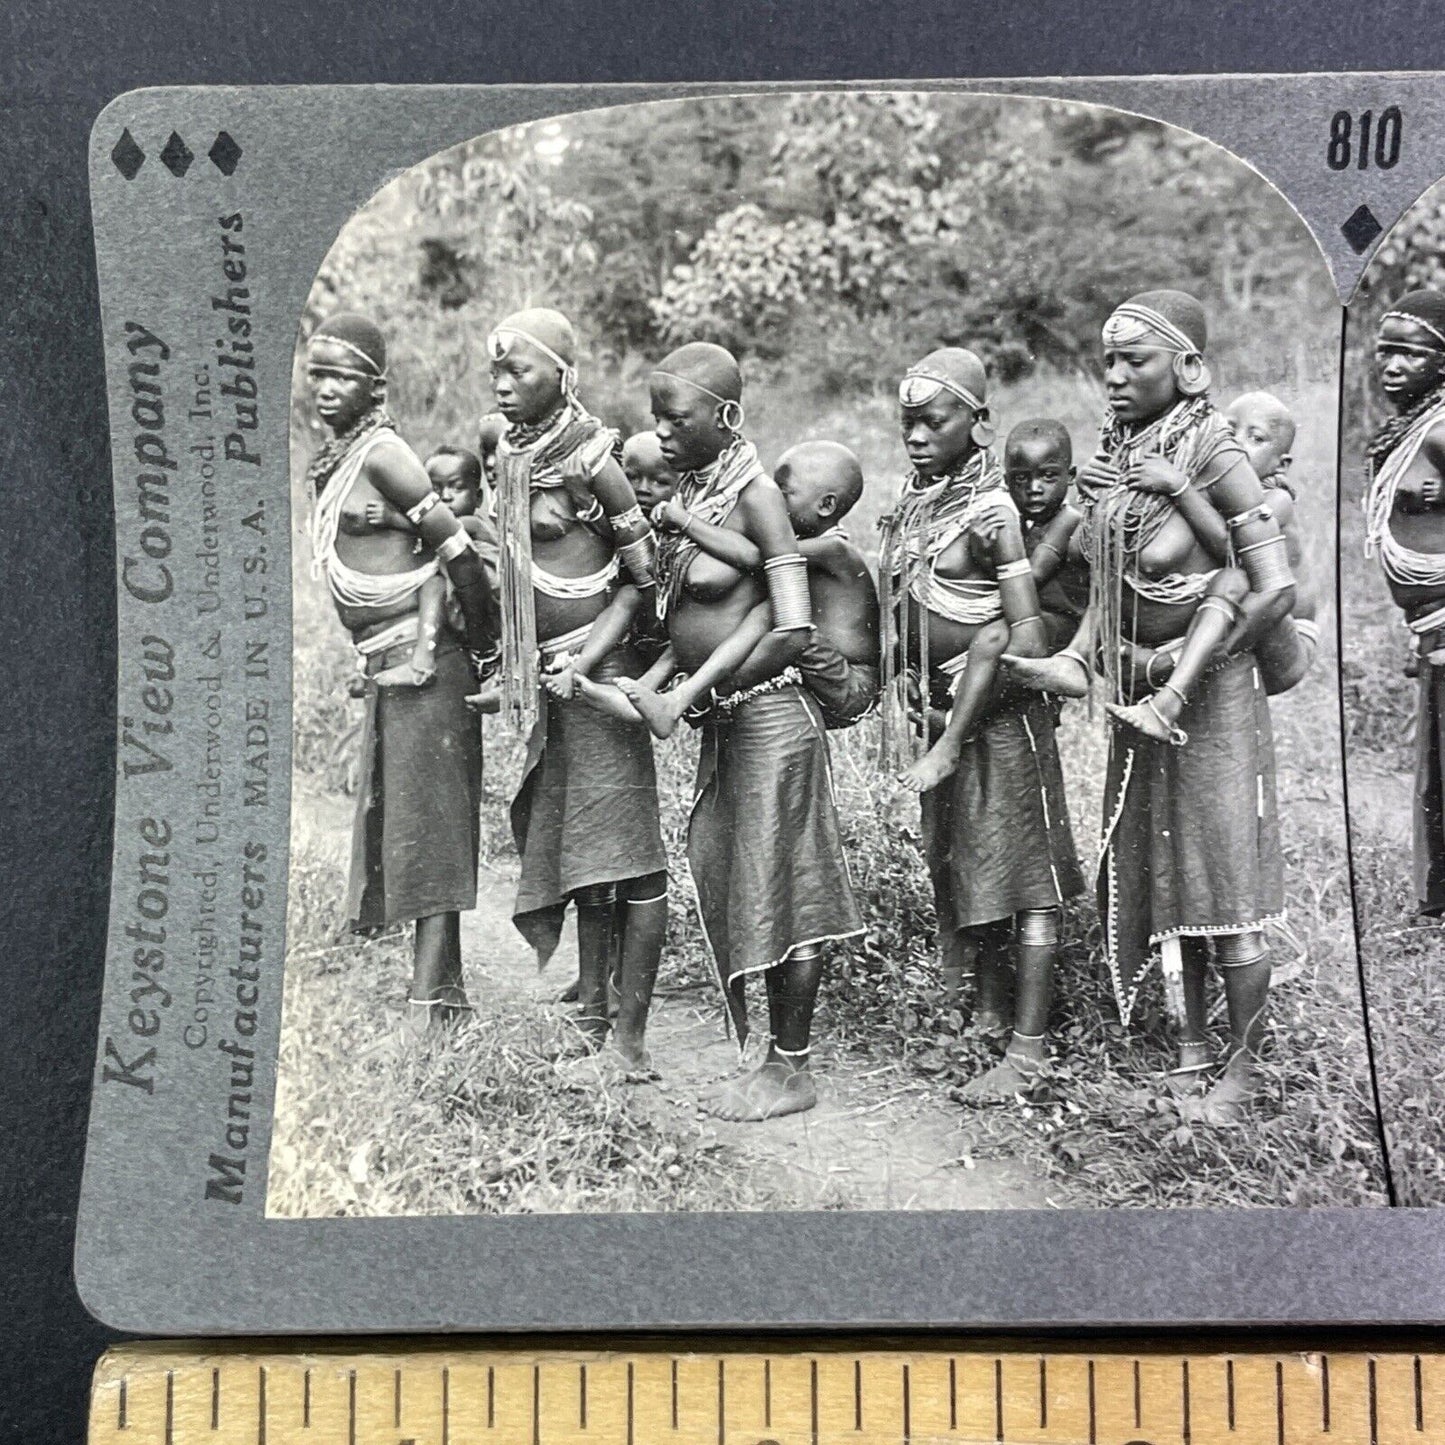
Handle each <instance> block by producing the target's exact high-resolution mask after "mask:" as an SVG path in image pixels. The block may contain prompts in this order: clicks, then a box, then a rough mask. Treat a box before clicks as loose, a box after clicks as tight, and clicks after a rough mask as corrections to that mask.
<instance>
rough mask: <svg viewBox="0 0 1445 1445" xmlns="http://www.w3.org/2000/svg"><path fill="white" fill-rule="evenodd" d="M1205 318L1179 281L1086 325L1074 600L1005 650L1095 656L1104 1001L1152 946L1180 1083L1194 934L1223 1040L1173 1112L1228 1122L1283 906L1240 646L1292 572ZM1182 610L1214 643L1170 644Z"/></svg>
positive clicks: (1263, 621) (1072, 683)
mask: <svg viewBox="0 0 1445 1445" xmlns="http://www.w3.org/2000/svg"><path fill="white" fill-rule="evenodd" d="M1206 335H1207V327H1206V320H1205V314H1204V308H1203V307H1202V306H1201V305H1200V304H1199V302H1198V301H1196V300H1195V299H1194V298H1193V297H1192V296H1189V295H1186V294H1185V293H1184V292H1182V291H1147V292H1142V293H1140V294H1139V295H1137V296H1133V297H1131V298H1130V299H1129V300H1128V301H1126V302H1125V303H1124V304H1123V305H1121V306H1120V307H1118V309H1117V310H1116V311H1115V312H1114V314H1113V315H1112V316H1110V317H1109V319H1108V321H1107V322H1106V323H1105V325H1104V332H1103V344H1104V368H1105V375H1104V381H1105V388H1106V391H1107V394H1108V399H1109V411H1108V414H1107V416H1106V417H1105V420H1104V425H1103V428H1102V431H1101V434H1100V441H1099V450H1098V453H1097V454H1096V455H1095V457H1094V458H1093V459H1092V460H1091V461H1090V462H1089V464H1088V465H1087V466H1086V467H1085V468H1084V469H1083V470H1082V471H1081V473H1080V475H1079V478H1078V482H1079V489H1080V496H1081V499H1082V501H1083V503H1084V508H1085V511H1084V517H1083V520H1082V522H1081V523H1080V525H1079V529H1078V531H1077V532H1076V533H1075V538H1074V542H1073V543H1072V544H1071V546H1072V547H1074V548H1076V549H1078V551H1079V552H1080V553H1081V554H1082V557H1083V559H1084V560H1085V561H1086V562H1087V564H1088V566H1089V574H1090V603H1089V611H1088V613H1087V614H1086V616H1085V618H1084V622H1083V624H1082V625H1081V627H1080V630H1079V633H1078V635H1077V636H1076V638H1075V641H1074V643H1073V645H1072V646H1071V647H1070V648H1066V649H1065V650H1064V651H1062V652H1060V653H1058V654H1056V655H1055V656H1054V657H1052V658H1046V659H1042V660H1029V659H1023V660H1017V659H1010V661H1009V665H1010V666H1012V668H1013V669H1014V672H1015V675H1016V676H1018V677H1020V678H1021V679H1022V680H1025V681H1030V682H1032V683H1033V684H1034V685H1038V686H1046V687H1047V688H1048V689H1049V690H1051V691H1054V692H1059V693H1065V694H1074V695H1079V694H1082V693H1083V692H1084V691H1085V688H1086V685H1087V679H1088V673H1089V663H1088V662H1087V661H1086V660H1085V659H1094V660H1095V661H1096V662H1097V664H1098V666H1099V667H1100V669H1101V670H1102V672H1103V675H1104V680H1105V692H1106V701H1107V703H1108V704H1109V707H1110V715H1111V717H1112V718H1113V719H1114V722H1115V726H1114V727H1113V729H1112V730H1111V732H1110V736H1109V764H1108V774H1107V779H1106V783H1105V792H1104V835H1103V840H1102V858H1101V860H1100V867H1099V884H1098V893H1099V913H1100V916H1101V919H1102V921H1103V926H1104V941H1105V949H1106V954H1107V958H1108V963H1109V968H1110V971H1111V973H1112V975H1113V982H1114V990H1115V994H1116V997H1117V999H1118V1002H1119V1010H1120V1013H1121V1015H1122V1016H1123V1018H1124V1019H1125V1021H1126V1022H1127V1020H1128V1018H1129V1014H1130V1012H1131V1010H1132V1008H1133V1004H1134V1000H1135V996H1136V994H1137V992H1138V989H1139V985H1140V983H1141V981H1142V979H1143V976H1144V972H1145V970H1146V968H1147V967H1148V964H1149V961H1150V958H1151V955H1152V953H1153V951H1155V950H1158V952H1159V954H1160V956H1161V959H1162V962H1163V967H1164V972H1165V980H1166V984H1167V985H1169V987H1170V988H1171V990H1174V991H1176V992H1182V999H1181V1000H1180V1009H1179V1011H1180V1012H1181V1013H1182V1019H1183V1022H1182V1028H1181V1034H1180V1044H1179V1060H1178V1064H1177V1066H1176V1067H1175V1069H1174V1070H1173V1071H1172V1074H1171V1076H1170V1080H1169V1082H1170V1086H1171V1088H1172V1090H1173V1091H1174V1092H1175V1093H1177V1094H1184V1095H1189V1094H1193V1093H1196V1092H1198V1091H1199V1090H1200V1089H1201V1088H1202V1085H1203V1076H1204V1074H1205V1072H1206V1071H1207V1070H1208V1069H1209V1068H1210V1058H1209V1045H1208V1034H1207V1027H1206V1026H1207V1022H1208V1015H1207V1009H1206V1002H1205V981H1206V974H1207V969H1208V961H1209V947H1210V944H1211V943H1212V944H1213V950H1214V960H1215V963H1216V964H1217V965H1218V966H1219V968H1220V970H1221V972H1222V973H1223V976H1224V993H1225V1000H1226V1003H1227V1005H1228V1009H1229V1031H1230V1050H1229V1057H1228V1061H1227V1063H1226V1066H1225V1069H1224V1072H1223V1074H1222V1075H1221V1076H1220V1078H1219V1079H1218V1080H1217V1082H1216V1083H1215V1084H1214V1086H1213V1087H1212V1088H1211V1089H1210V1091H1209V1094H1208V1096H1207V1097H1206V1098H1204V1099H1203V1100H1202V1101H1201V1100H1195V1101H1192V1103H1191V1108H1190V1112H1191V1113H1192V1114H1194V1115H1195V1117H1197V1118H1199V1119H1201V1120H1202V1121H1204V1122H1210V1123H1228V1122H1233V1121H1235V1120H1237V1119H1239V1118H1240V1117H1242V1115H1243V1114H1244V1112H1245V1110H1246V1108H1247V1106H1248V1104H1249V1101H1250V1100H1251V1099H1252V1098H1253V1096H1254V1095H1255V1093H1256V1092H1257V1090H1258V1069H1257V1061H1258V1057H1259V1049H1260V1045H1261V1044H1262V1042H1263V1039H1264V1028H1265V1008H1266V1005H1267V1003H1268V999H1269V980H1270V964H1269V953H1268V949H1267V947H1266V944H1265V939H1264V926H1265V924H1266V923H1268V922H1271V921H1273V920H1277V919H1279V918H1281V917H1282V916H1283V913H1284V876H1283V862H1282V858H1281V854H1280V844H1279V823H1278V817H1277V812H1276V802H1275V761H1274V734H1273V731H1272V729H1271V725H1270V715H1269V706H1268V703H1267V701H1266V698H1265V691H1264V684H1263V682H1262V681H1261V679H1260V675H1259V669H1258V667H1257V666H1256V663H1255V659H1254V655H1253V652H1252V651H1251V648H1252V646H1253V644H1254V640H1255V639H1256V638H1257V637H1260V636H1262V635H1264V633H1265V632H1266V631H1267V630H1268V628H1269V627H1271V626H1273V625H1274V624H1275V623H1276V622H1278V621H1279V620H1280V618H1282V617H1285V616H1287V615H1288V614H1289V611H1290V608H1291V606H1292V604H1293V601H1294V590H1295V589H1294V583H1293V579H1292V577H1291V573H1290V567H1289V561H1288V556H1287V552H1286V542H1285V538H1284V535H1283V533H1282V532H1281V531H1280V529H1279V524H1278V523H1277V522H1276V521H1275V519H1274V514H1273V513H1272V512H1271V511H1270V509H1269V508H1268V506H1266V505H1265V501H1264V491H1263V489H1262V488H1261V486H1260V483H1259V479H1258V478H1257V477H1256V476H1255V474H1254V471H1253V469H1252V468H1251V467H1250V465H1249V461H1248V458H1247V457H1246V455H1245V452H1244V449H1243V448H1242V447H1241V446H1240V444H1239V443H1238V442H1237V441H1236V440H1235V439H1234V435H1233V432H1232V431H1231V429H1230V426H1229V423H1228V421H1227V420H1226V418H1225V417H1224V416H1223V414H1222V413H1221V412H1220V411H1219V410H1218V409H1217V408H1216V407H1215V406H1214V404H1213V403H1212V402H1211V401H1210V400H1209V397H1208V395H1207V392H1208V387H1209V382H1210V376H1209V369H1208V367H1207V366H1206V365H1205V361H1204V348H1205V343H1206ZM1191 490H1192V491H1193V492H1195V493H1196V494H1197V495H1198V496H1199V497H1202V498H1204V499H1205V500H1206V501H1207V503H1208V505H1209V506H1211V507H1212V508H1213V509H1214V510H1215V511H1216V512H1218V514H1219V515H1220V516H1221V517H1222V518H1223V519H1224V521H1225V523H1226V525H1227V528H1228V532H1229V538H1230V546H1231V549H1232V551H1233V554H1234V557H1235V559H1236V561H1237V565H1238V569H1239V570H1238V571H1235V570H1234V569H1224V570H1222V571H1221V570H1220V569H1218V568H1217V566H1216V564H1215V562H1214V560H1213V558H1212V557H1211V556H1210V554H1209V552H1208V551H1207V549H1206V548H1205V546H1204V544H1203V543H1202V542H1201V541H1200V539H1199V538H1198V537H1196V536H1195V534H1194V531H1193V529H1192V527H1191V526H1190V523H1189V521H1188V519H1187V517H1186V515H1185V511H1184V507H1183V505H1182V502H1181V499H1183V500H1184V501H1188V500H1190V499H1188V498H1185V493H1187V492H1189V491H1191ZM1241 576H1242V577H1243V578H1246V579H1247V588H1246V587H1245V586H1243V585H1242V584H1241V583H1239V582H1238V581H1237V579H1238V578H1240V577H1241ZM1216 579H1217V580H1216ZM1200 613H1204V614H1205V615H1206V617H1207V618H1208V621H1209V622H1210V623H1211V625H1212V631H1213V637H1214V641H1213V642H1211V643H1209V645H1208V646H1207V647H1204V648H1202V649H1201V648H1199V647H1193V648H1191V649H1189V652H1188V654H1187V655H1186V653H1185V652H1183V651H1181V648H1182V646H1183V642H1184V639H1185V636H1186V634H1187V633H1188V632H1189V630H1190V623H1191V621H1193V620H1194V619H1195V617H1196V614H1200ZM1213 614H1217V617H1216V616H1214V615H1213ZM1215 623H1217V626H1213V624H1215ZM1200 632H1203V633H1204V634H1205V635H1208V634H1209V632H1210V629H1203V628H1201V629H1196V633H1200ZM1156 689H1157V692H1156ZM1145 695H1152V697H1153V699H1154V701H1155V702H1156V705H1157V714H1158V722H1159V724H1160V728H1159V732H1160V734H1161V735H1160V736H1150V735H1146V734H1145V733H1143V732H1141V731H1140V730H1139V729H1138V727H1137V726H1136V725H1135V724H1134V723H1133V722H1132V721H1131V720H1130V718H1131V716H1132V712H1131V709H1130V705H1131V704H1133V703H1134V702H1135V701H1137V700H1140V699H1142V697H1144V696H1145Z"/></svg>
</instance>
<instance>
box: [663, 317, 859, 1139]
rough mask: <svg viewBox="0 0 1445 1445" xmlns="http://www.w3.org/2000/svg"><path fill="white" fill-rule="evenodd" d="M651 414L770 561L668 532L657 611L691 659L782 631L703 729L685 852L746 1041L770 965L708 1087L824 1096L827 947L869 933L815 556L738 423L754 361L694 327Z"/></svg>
mask: <svg viewBox="0 0 1445 1445" xmlns="http://www.w3.org/2000/svg"><path fill="white" fill-rule="evenodd" d="M651 390H652V411H653V415H654V416H655V418H656V423H657V438H658V442H659V443H660V445H661V448H662V454H663V456H664V457H665V458H666V459H667V462H668V464H669V465H670V466H671V467H672V468H673V470H674V471H676V472H677V473H678V474H679V476H680V481H679V485H678V489H677V494H676V495H677V497H678V498H680V499H681V501H682V505H683V507H684V508H685V509H686V511H687V513H688V514H690V515H691V516H692V517H695V518H697V519H698V520H700V521H703V522H709V523H712V524H713V525H714V526H720V527H726V528H730V529H733V530H736V531H739V532H742V533H743V534H744V535H745V536H746V537H747V538H748V539H749V540H750V541H751V542H752V543H753V544H754V545H755V546H756V547H757V548H758V550H759V551H760V552H761V553H762V555H763V559H764V560H763V574H764V575H763V576H761V577H760V576H759V575H758V574H757V573H752V572H746V571H739V570H737V569H736V568H734V567H731V566H729V565H728V564H727V563H726V562H723V561H720V560H719V559H717V558H715V557H711V556H709V555H708V554H707V553H705V552H702V551H701V550H700V549H699V548H698V546H697V544H696V543H694V542H693V541H691V540H690V539H689V537H688V536H687V534H686V532H683V531H672V532H668V533H666V534H665V535H664V536H663V537H662V538H661V539H660V540H659V543H658V611H659V615H660V616H661V618H662V620H663V621H664V622H665V624H666V627H667V635H668V641H669V642H670V644H671V646H672V650H673V652H674V653H675V655H676V660H677V665H678V667H680V668H681V669H682V670H683V671H686V672H691V671H693V670H695V669H697V668H699V667H701V666H702V665H703V664H704V663H705V662H706V661H707V659H708V658H710V657H711V656H712V655H713V653H714V652H715V651H716V650H717V648H718V646H719V645H720V644H721V643H722V642H723V641H724V640H725V639H727V638H728V637H730V636H731V635H732V634H733V633H734V632H735V631H736V630H737V629H738V628H739V627H741V626H742V625H743V623H744V621H745V620H746V618H747V616H748V614H749V613H750V612H751V611H752V609H753V607H754V606H755V605H756V604H757V603H759V602H760V601H763V600H764V599H767V600H769V601H770V602H771V605H772V619H773V630H772V632H771V633H770V634H769V635H768V637H766V638H765V639H764V640H763V642H762V643H760V644H759V645H758V646H757V647H756V648H755V649H754V650H753V652H752V653H751V655H750V656H749V658H748V660H747V661H746V662H745V663H744V664H743V666H742V668H741V669H740V670H739V671H738V672H736V673H734V674H733V676H732V678H731V680H730V681H729V683H728V687H729V689H730V691H729V693H728V695H727V696H726V697H723V698H721V699H720V700H719V701H717V702H716V703H715V704H714V705H713V707H712V710H711V712H710V713H709V715H708V718H707V721H706V723H705V724H704V728H703V740H702V751H701V754H700V756H699V758H698V777H697V788H696V792H695V794H694V802H693V808H692V816H691V818H690V820H689V823H688V837H687V856H688V863H689V865H690V867H691V871H692V876H693V882H694V884H695V885H696V888H697V897H698V908H699V912H700V913H701V915H702V923H703V930H704V932H705V934H706V935H707V941H708V944H709V946H710V947H711V949H712V953H713V957H714V959H715V961H716V963H717V969H718V977H719V980H720V981H721V983H722V985H723V988H724V990H725V992H726V996H727V1003H728V1008H729V1011H730V1013H731V1015H732V1019H733V1022H734V1025H735V1026H736V1028H737V1031H738V1037H739V1040H740V1041H745V1040H746V1037H747V1031H748V1022H747V1007H746V1003H745V1000H744V997H743V982H744V980H745V979H746V977H747V976H748V975H749V974H753V973H763V974H764V975H765V977H766V983H767V990H768V1019H769V1025H770V1032H771V1042H770V1046H769V1049H768V1053H767V1057H766V1059H765V1060H764V1061H763V1063H762V1065H761V1066H760V1067H759V1068H758V1069H757V1070H756V1072H754V1073H752V1074H750V1075H748V1076H747V1077H745V1078H744V1079H742V1080H740V1081H738V1082H736V1083H734V1084H731V1085H728V1086H725V1087H724V1088H723V1089H721V1090H720V1091H719V1092H717V1093H716V1094H714V1095H712V1096H710V1097H709V1098H708V1099H707V1100H706V1101H705V1104H706V1107H708V1108H709V1109H710V1110H711V1111H712V1112H713V1113H714V1114H716V1115H718V1116H720V1117H721V1118H725V1119H740V1120H743V1119H745V1120H760V1119H770V1118H775V1117H777V1116H779V1115H782V1114H792V1113H797V1112H798V1111H800V1110H803V1109H810V1108H812V1107H813V1105H814V1104H815V1103H816V1102H817V1090H816V1087H815V1085H814V1082H813V1076H812V1073H811V1071H810V1069H809V1067H808V1054H809V1049H810V1046H811V1034H812V1022H813V1006H814V1003H815V1001H816V999H817V994H818V985H819V982H820V980H821V977H822V970H823V945H824V944H826V943H827V942H829V941H830V940H834V939H840V938H848V937H851V936H853V935H855V934H858V933H861V932H862V931H863V923H862V918H861V917H860V915H859V912H858V907H857V904H856V903H855V902H854V899H853V891H852V887H851V885H850V883H849V879H848V869H847V865H846V863H845V861H844V858H843V848H842V842H841V840H840V837H839V833H838V819H837V815H836V813H835V812H834V807H833V794H832V784H831V779H830V777H829V770H828V741H827V734H826V732H825V731H824V723H823V717H822V714H821V712H820V711H819V709H818V705H817V703H816V702H815V701H814V700H813V698H812V697H811V696H810V695H809V694H808V693H807V691H806V690H805V689H804V688H803V687H802V686H801V675H800V673H799V672H798V669H797V666H796V664H797V661H798V659H799V658H800V657H801V656H802V653H803V650H804V648H805V647H806V646H807V643H808V639H809V633H810V629H811V625H812V613H811V603H810V600H809V592H808V572H807V564H806V563H805V562H804V560H803V558H802V557H801V556H800V555H799V554H798V545H797V541H796V539H795V537H794V535H793V529H792V526H791V524H790V523H789V521H788V513H787V507H786V505H785V503H784V500H783V496H782V493H781V492H780V491H779V490H778V488H777V486H776V485H775V484H774V482H773V481H772V479H771V478H770V477H769V476H768V475H767V474H766V473H765V472H764V471H763V469H762V466H761V465H760V464H759V462H758V457H757V452H756V451H755V450H754V449H753V446H752V444H751V443H750V442H748V441H747V440H746V439H745V438H744V437H743V435H742V424H743V410H742V375H741V373H740V372H739V370H738V364H737V362H736V361H735V360H734V359H733V357H732V356H731V355H730V354H729V353H728V352H727V351H725V350H723V348H722V347H720V346H713V345H710V344H707V343H704V342H694V343H692V344H690V345H687V346H683V347H680V348H679V349H678V350H676V351H674V352H673V353H672V354H671V355H670V356H668V357H667V358H666V359H665V360H664V361H663V362H662V364H661V365H660V366H659V367H658V368H657V370H656V371H654V372H653V374H652V379H651Z"/></svg>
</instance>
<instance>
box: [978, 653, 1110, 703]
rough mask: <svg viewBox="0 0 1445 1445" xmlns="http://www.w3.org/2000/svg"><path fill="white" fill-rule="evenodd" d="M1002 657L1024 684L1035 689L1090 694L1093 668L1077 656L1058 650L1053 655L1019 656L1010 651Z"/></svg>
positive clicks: (1021, 685) (1085, 695)
mask: <svg viewBox="0 0 1445 1445" xmlns="http://www.w3.org/2000/svg"><path fill="white" fill-rule="evenodd" d="M999 661H1000V662H1001V663H1003V665H1004V666H1005V667H1006V668H1008V670H1009V676H1010V677H1012V678H1013V680H1014V681H1015V682H1016V683H1018V685H1019V686H1020V687H1026V688H1029V689H1030V690H1031V691H1033V692H1052V693H1055V694H1057V695H1058V696H1059V697H1087V696H1088V693H1089V670H1088V668H1086V667H1085V666H1084V664H1083V663H1082V662H1080V661H1079V659H1078V658H1077V657H1065V656H1064V655H1063V653H1056V654H1055V655H1054V656H1053V657H1019V656H1017V655H1016V654H1014V653H1012V652H1006V653H1004V655H1003V656H1002V657H1001V658H999Z"/></svg>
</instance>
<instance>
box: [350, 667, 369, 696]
mask: <svg viewBox="0 0 1445 1445" xmlns="http://www.w3.org/2000/svg"><path fill="white" fill-rule="evenodd" d="M346 695H347V697H365V696H366V679H365V678H364V677H362V675H361V674H360V673H359V672H357V673H353V674H352V675H351V676H350V677H348V678H347V679H346Z"/></svg>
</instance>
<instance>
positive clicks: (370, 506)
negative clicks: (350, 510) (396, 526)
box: [362, 497, 391, 531]
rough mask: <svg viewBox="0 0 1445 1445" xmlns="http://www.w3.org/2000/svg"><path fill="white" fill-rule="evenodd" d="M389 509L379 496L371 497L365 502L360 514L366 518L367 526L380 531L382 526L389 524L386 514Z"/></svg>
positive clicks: (389, 520)
mask: <svg viewBox="0 0 1445 1445" xmlns="http://www.w3.org/2000/svg"><path fill="white" fill-rule="evenodd" d="M390 511H391V508H390V507H388V506H387V504H386V503H385V502H384V501H382V499H381V498H380V497H372V498H371V500H370V501H368V502H367V504H366V507H365V509H364V510H363V512H362V515H363V516H364V517H365V518H366V525H367V526H368V527H375V528H376V529H377V530H378V531H380V530H381V529H382V528H383V527H387V526H390V525H391V519H390V517H388V515H387V513H388V512H390Z"/></svg>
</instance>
